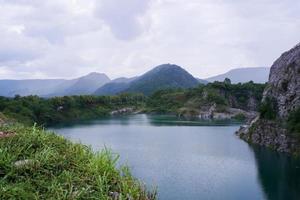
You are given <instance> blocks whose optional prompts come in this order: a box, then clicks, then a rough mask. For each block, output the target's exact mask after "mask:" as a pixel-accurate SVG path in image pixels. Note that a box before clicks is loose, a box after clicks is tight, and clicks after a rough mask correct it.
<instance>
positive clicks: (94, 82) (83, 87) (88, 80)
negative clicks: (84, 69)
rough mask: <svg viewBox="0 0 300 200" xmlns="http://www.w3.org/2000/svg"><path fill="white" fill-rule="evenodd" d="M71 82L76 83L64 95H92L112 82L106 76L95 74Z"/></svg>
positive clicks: (63, 92)
mask: <svg viewBox="0 0 300 200" xmlns="http://www.w3.org/2000/svg"><path fill="white" fill-rule="evenodd" d="M71 82H74V83H73V84H71V86H70V87H68V88H66V89H65V90H64V91H62V94H63V95H88V94H92V93H93V92H94V91H95V90H96V89H97V88H99V87H101V86H103V85H104V84H106V83H108V82H110V79H109V78H108V77H107V76H106V75H105V74H101V73H96V72H93V73H90V74H88V75H86V76H83V77H80V78H78V79H75V80H71Z"/></svg>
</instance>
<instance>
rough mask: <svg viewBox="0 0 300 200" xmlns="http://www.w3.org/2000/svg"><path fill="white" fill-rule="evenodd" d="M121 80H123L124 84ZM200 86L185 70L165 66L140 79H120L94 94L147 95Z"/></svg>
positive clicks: (158, 67)
mask: <svg viewBox="0 0 300 200" xmlns="http://www.w3.org/2000/svg"><path fill="white" fill-rule="evenodd" d="M120 80H123V82H122V81H121V82H120ZM198 84H199V81H198V80H197V79H196V78H194V77H193V76H192V75H191V74H189V73H188V72H187V71H186V70H184V69H183V68H181V67H179V66H177V65H171V64H163V65H159V66H157V67H155V68H154V69H152V70H150V71H148V72H147V73H145V74H143V75H142V76H140V77H134V78H132V79H130V80H128V79H125V81H124V79H118V81H112V82H110V83H108V84H106V85H104V86H103V87H100V88H99V89H98V90H96V92H95V93H94V94H96V95H112V94H118V93H122V92H138V93H143V94H146V95H149V94H152V93H153V92H155V91H156V90H159V89H165V88H190V87H195V86H196V85H198Z"/></svg>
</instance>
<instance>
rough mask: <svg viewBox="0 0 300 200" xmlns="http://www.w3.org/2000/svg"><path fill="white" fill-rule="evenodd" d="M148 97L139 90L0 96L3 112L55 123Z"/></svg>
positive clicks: (30, 120) (21, 118)
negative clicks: (87, 94)
mask: <svg viewBox="0 0 300 200" xmlns="http://www.w3.org/2000/svg"><path fill="white" fill-rule="evenodd" d="M144 101H145V97H144V96H143V95H139V94H122V95H119V96H99V97H97V96H65V97H54V98H50V99H45V98H40V97H38V96H27V97H20V96H16V97H15V98H6V97H0V112H2V113H3V114H5V115H6V116H8V117H10V118H13V119H16V120H17V121H20V122H22V123H33V122H37V123H38V124H44V125H51V124H56V123H63V122H69V121H75V120H86V119H94V118H97V117H101V116H105V115H108V114H109V112H110V111H111V110H113V109H118V108H120V107H124V106H140V105H142V104H143V102H144Z"/></svg>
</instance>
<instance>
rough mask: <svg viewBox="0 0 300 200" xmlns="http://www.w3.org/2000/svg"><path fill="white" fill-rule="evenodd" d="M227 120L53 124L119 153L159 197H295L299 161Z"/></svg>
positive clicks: (299, 195)
mask: <svg viewBox="0 0 300 200" xmlns="http://www.w3.org/2000/svg"><path fill="white" fill-rule="evenodd" d="M238 127H239V126H238V125H237V124H235V123H231V122H226V121H223V122H195V121H184V120H178V119H176V118H174V117H169V116H149V115H133V116H123V117H117V118H107V119H102V120H97V121H92V122H86V123H83V124H76V125H74V124H73V125H65V126H60V127H55V128H52V129H53V130H55V131H56V132H57V133H59V134H62V135H64V136H65V137H67V138H69V139H71V140H73V141H80V142H82V143H84V144H88V145H91V146H92V147H93V149H95V150H99V149H102V148H104V147H108V148H111V149H112V150H113V151H114V152H118V153H119V154H120V155H121V160H120V163H126V164H127V165H129V166H130V167H131V169H132V172H133V174H134V175H135V176H136V177H138V178H139V179H141V180H142V181H143V182H145V183H146V184H147V185H148V186H151V185H152V186H157V187H158V193H159V199H162V200H177V199H178V200H189V199H237V200H238V199H244V200H247V199H249V200H253V199H271V200H273V199H300V187H299V186H300V161H299V160H297V159H293V158H290V157H289V156H287V155H284V154H278V153H275V152H273V151H270V150H267V149H265V148H260V147H251V146H249V145H248V144H247V143H245V142H243V141H242V140H240V139H239V138H237V137H236V136H235V134H234V132H235V131H236V130H237V129H238Z"/></svg>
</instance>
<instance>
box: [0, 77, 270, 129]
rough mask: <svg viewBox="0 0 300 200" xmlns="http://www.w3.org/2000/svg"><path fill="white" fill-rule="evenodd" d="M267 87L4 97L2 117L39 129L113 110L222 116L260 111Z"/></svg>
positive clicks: (0, 106)
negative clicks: (212, 109)
mask: <svg viewBox="0 0 300 200" xmlns="http://www.w3.org/2000/svg"><path fill="white" fill-rule="evenodd" d="M265 86H266V85H265V84H256V83H253V82H248V83H244V84H241V83H239V84H231V82H230V80H229V79H226V80H225V81H224V82H214V83H209V84H206V85H204V84H200V85H199V86H197V87H195V88H190V89H164V90H159V91H157V92H155V93H154V94H152V95H151V96H148V97H147V96H144V95H143V94H130V93H126V94H120V95H117V96H65V97H54V98H48V99H47V98H41V97H38V96H27V97H21V96H15V97H14V98H7V97H0V113H1V112H2V113H3V114H4V115H5V116H7V117H9V118H12V119H16V120H17V121H20V122H22V123H26V124H29V123H33V122H36V123H38V124H39V125H45V126H49V125H54V124H57V123H64V122H71V121H79V120H88V119H96V118H99V117H103V116H107V115H109V114H110V112H111V111H112V110H117V109H120V108H124V107H134V108H137V109H140V110H143V111H144V112H146V113H174V114H178V113H180V112H186V111H188V112H191V113H193V112H195V113H197V110H198V111H199V110H200V109H201V108H203V107H209V106H212V105H216V107H217V110H218V111H220V112H222V111H225V110H226V108H228V107H232V108H240V109H243V110H249V111H252V110H258V104H259V103H260V101H261V99H262V93H263V90H264V88H265Z"/></svg>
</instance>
